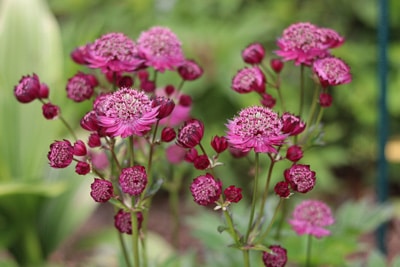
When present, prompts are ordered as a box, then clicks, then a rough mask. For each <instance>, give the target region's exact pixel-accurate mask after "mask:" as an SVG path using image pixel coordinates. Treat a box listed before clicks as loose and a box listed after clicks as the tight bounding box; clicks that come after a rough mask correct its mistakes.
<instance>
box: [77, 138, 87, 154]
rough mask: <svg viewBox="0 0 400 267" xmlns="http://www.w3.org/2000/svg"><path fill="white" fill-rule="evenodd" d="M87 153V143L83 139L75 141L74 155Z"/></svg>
mask: <svg viewBox="0 0 400 267" xmlns="http://www.w3.org/2000/svg"><path fill="white" fill-rule="evenodd" d="M86 154H87V149H86V145H85V143H84V142H83V141H82V140H77V141H76V142H75V143H74V155H75V156H85V155H86Z"/></svg>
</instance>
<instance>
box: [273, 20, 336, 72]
mask: <svg viewBox="0 0 400 267" xmlns="http://www.w3.org/2000/svg"><path fill="white" fill-rule="evenodd" d="M323 37H325V38H326V37H327V36H326V35H323V31H321V30H320V29H319V28H318V27H317V26H315V25H313V24H311V23H308V22H299V23H295V24H292V25H290V26H289V27H288V28H286V29H285V30H284V31H283V34H282V36H281V37H280V38H279V39H278V41H277V45H278V47H279V50H278V51H276V54H277V55H278V56H281V57H282V58H283V60H284V61H289V60H294V63H295V65H300V64H304V65H307V66H310V65H311V64H312V62H313V61H314V59H316V58H322V57H325V56H327V55H329V51H328V50H327V49H328V48H329V46H327V45H326V44H325V43H324V41H326V39H325V38H323Z"/></svg>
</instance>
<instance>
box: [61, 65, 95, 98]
mask: <svg viewBox="0 0 400 267" xmlns="http://www.w3.org/2000/svg"><path fill="white" fill-rule="evenodd" d="M97 84H98V82H97V79H96V77H95V76H93V75H90V74H85V73H83V72H78V73H77V74H75V75H74V76H73V77H71V78H70V79H69V80H68V83H67V86H66V89H67V97H68V98H69V99H72V100H74V101H75V102H82V101H84V100H87V99H90V98H91V97H92V95H93V92H94V87H95V86H97Z"/></svg>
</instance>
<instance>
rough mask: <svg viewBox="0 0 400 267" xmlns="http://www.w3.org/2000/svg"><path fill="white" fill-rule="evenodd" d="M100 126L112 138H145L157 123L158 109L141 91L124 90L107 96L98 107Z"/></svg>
mask: <svg viewBox="0 0 400 267" xmlns="http://www.w3.org/2000/svg"><path fill="white" fill-rule="evenodd" d="M95 110H96V115H97V120H98V124H99V125H100V126H102V127H104V128H105V132H106V133H107V134H108V135H110V136H112V137H115V136H121V137H123V138H125V137H127V136H131V135H138V136H143V135H144V134H145V133H147V132H148V131H149V130H150V129H151V126H152V125H153V123H155V122H156V121H157V114H158V107H154V108H153V107H152V106H151V101H150V99H149V97H148V96H147V95H146V94H145V93H144V92H141V91H137V90H134V89H130V88H122V89H120V90H118V91H116V92H114V93H112V94H109V95H106V96H105V98H104V99H103V100H102V101H99V103H98V105H96V108H95Z"/></svg>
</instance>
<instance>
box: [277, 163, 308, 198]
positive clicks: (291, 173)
mask: <svg viewBox="0 0 400 267" xmlns="http://www.w3.org/2000/svg"><path fill="white" fill-rule="evenodd" d="M284 176H285V180H286V182H288V183H289V185H290V187H291V188H292V189H293V190H294V191H296V192H299V193H307V192H308V191H310V190H311V189H313V188H314V185H315V180H316V178H315V172H314V171H312V170H310V166H309V165H304V164H294V165H292V167H290V168H289V169H286V170H285V171H284Z"/></svg>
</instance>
